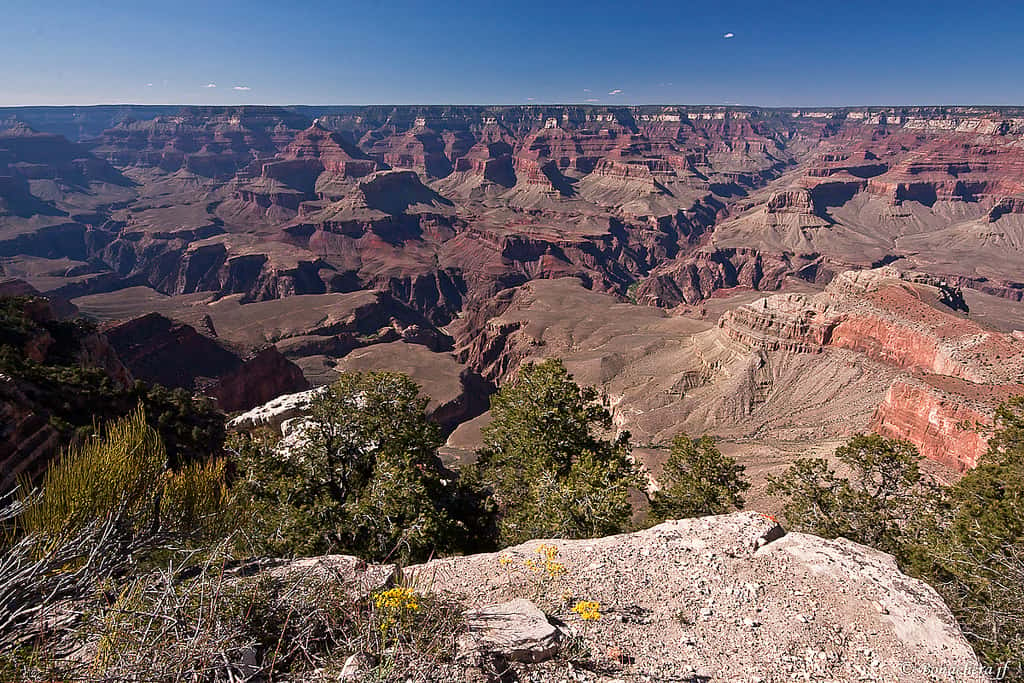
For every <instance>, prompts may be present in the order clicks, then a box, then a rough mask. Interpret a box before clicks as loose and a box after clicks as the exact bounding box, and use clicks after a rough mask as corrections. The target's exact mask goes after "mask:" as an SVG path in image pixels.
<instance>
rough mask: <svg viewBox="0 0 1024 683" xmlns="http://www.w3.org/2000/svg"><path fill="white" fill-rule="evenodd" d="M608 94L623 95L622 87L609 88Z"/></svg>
mask: <svg viewBox="0 0 1024 683" xmlns="http://www.w3.org/2000/svg"><path fill="white" fill-rule="evenodd" d="M608 94H609V95H621V94H622V88H616V89H615V90H609V91H608Z"/></svg>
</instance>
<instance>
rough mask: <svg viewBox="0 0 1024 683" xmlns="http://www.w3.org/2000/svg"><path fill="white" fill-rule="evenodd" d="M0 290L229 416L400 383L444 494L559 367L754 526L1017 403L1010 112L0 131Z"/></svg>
mask: <svg viewBox="0 0 1024 683" xmlns="http://www.w3.org/2000/svg"><path fill="white" fill-rule="evenodd" d="M0 281H2V284H0V292H7V293H15V292H25V291H37V292H41V293H43V294H45V295H47V296H49V297H51V298H52V299H53V300H55V301H59V302H67V303H69V304H70V305H68V306H67V307H66V308H67V310H70V311H73V310H77V311H78V312H80V313H81V314H84V315H87V316H90V317H93V318H96V319H97V320H99V321H101V323H102V325H101V330H102V331H103V332H104V333H105V335H106V338H107V339H108V340H109V341H110V344H111V345H112V347H113V349H114V350H115V351H116V352H117V353H118V355H119V356H120V357H121V359H122V361H123V362H124V364H125V366H126V368H127V371H128V372H129V373H131V375H132V376H133V377H135V378H140V379H146V380H151V381H159V382H161V383H165V384H168V385H170V386H181V387H183V388H187V389H189V390H193V391H198V392H203V393H208V394H210V395H213V396H215V397H216V398H217V399H218V401H219V402H220V404H221V406H222V407H223V408H224V409H225V410H227V411H242V410H247V409H251V408H254V407H256V406H258V405H260V404H262V403H264V402H266V401H267V400H269V399H272V398H274V397H276V396H278V395H280V394H287V393H292V392H296V391H302V390H306V389H308V388H309V387H312V386H317V385H322V384H325V383H328V382H330V381H331V379H332V378H333V377H335V376H336V375H337V373H338V372H343V371H347V370H371V369H381V370H397V371H402V372H406V373H408V374H410V375H411V376H412V377H413V378H414V379H415V380H416V381H417V382H419V383H420V384H421V385H422V386H423V389H424V391H425V393H427V394H429V395H430V396H431V398H432V402H431V405H430V410H431V412H432V414H433V415H434V417H435V419H436V420H437V421H438V422H440V423H441V424H442V425H443V426H444V427H445V428H446V429H447V430H448V431H449V432H450V436H449V440H448V446H447V448H446V450H445V456H446V458H448V460H449V462H451V463H456V464H457V463H459V462H464V461H466V460H467V459H470V458H472V457H473V451H474V449H475V447H476V446H478V445H479V440H480V427H481V425H482V424H484V423H486V421H487V419H488V418H487V412H486V411H487V406H488V396H489V394H490V393H492V392H493V391H494V389H495V388H496V387H497V386H500V384H501V383H502V382H505V381H507V380H508V379H509V378H510V377H511V376H513V375H514V373H515V372H516V369H517V368H518V367H519V366H520V365H521V364H522V363H523V362H525V361H528V360H531V359H539V358H544V357H551V356H556V357H559V358H562V359H563V360H564V361H565V363H566V365H567V367H568V368H569V369H570V371H571V372H573V373H574V375H575V376H576V378H577V380H578V381H580V382H581V383H584V384H591V385H594V386H597V387H599V388H600V389H601V390H602V391H603V392H604V394H605V396H606V400H607V402H608V404H609V406H610V408H611V410H612V413H613V416H614V419H615V424H616V428H618V429H625V430H629V431H630V432H631V434H632V435H633V442H634V444H635V445H636V446H637V448H636V449H635V454H636V456H637V458H638V459H639V460H640V461H641V462H642V463H644V464H645V465H646V466H648V468H649V469H650V471H651V473H652V476H653V479H654V480H656V479H657V476H658V472H659V466H660V462H661V460H662V459H663V456H664V453H665V446H666V444H667V443H668V441H669V440H670V439H671V438H672V436H674V435H675V434H677V433H679V432H680V431H683V430H685V431H686V432H687V433H689V434H691V435H699V434H704V433H707V434H711V435H714V436H716V437H717V438H719V439H720V442H721V445H722V448H723V450H724V451H726V452H727V453H729V454H732V455H735V456H736V457H737V458H738V459H739V460H740V461H741V462H743V463H744V464H745V465H746V466H747V467H748V472H749V473H750V474H751V478H752V479H753V480H754V484H755V485H754V488H753V489H752V491H751V495H750V499H751V500H750V501H749V502H750V504H751V506H753V507H757V508H759V509H769V510H770V509H772V503H770V502H768V501H767V500H766V498H765V497H764V493H763V488H764V486H763V483H764V477H765V476H766V475H767V474H770V473H772V472H777V471H779V470H780V469H781V468H782V467H784V466H785V465H786V464H787V463H788V462H791V461H792V459H793V458H794V457H797V456H798V455H806V454H827V453H829V452H830V451H831V449H832V448H833V447H834V446H835V444H836V443H837V442H839V441H841V440H842V439H844V438H845V437H846V436H848V435H851V434H854V433H857V432H861V431H871V430H873V431H878V432H879V433H882V434H884V435H888V436H897V437H902V438H906V439H909V440H910V441H912V442H913V443H914V444H915V445H916V446H917V447H918V448H919V450H920V451H921V453H922V455H923V456H925V458H927V462H928V463H929V467H931V468H933V469H934V471H935V472H936V473H937V474H939V475H940V476H942V477H946V478H954V477H955V476H956V475H957V473H958V472H962V471H964V470H966V469H968V468H970V467H973V466H974V465H975V464H976V462H977V459H978V457H979V456H980V454H981V453H983V452H984V450H985V446H986V441H985V439H986V437H985V432H984V425H985V424H986V423H987V422H989V421H990V420H991V416H992V413H993V410H994V408H995V406H996V405H997V404H998V403H999V402H1000V401H1001V400H1004V399H1005V398H1007V397H1009V396H1011V395H1014V394H1020V393H1024V332H1022V330H1024V322H1022V321H1024V108H1007V107H1002V108H992V107H966V106H964V107H857V108H842V109H758V108H742V107H716V106H700V107H696V106H695V107H685V106H643V107H640V106H637V107H602V106H577V105H566V106H479V107H471V106H401V107H391V106H366V107H340V106H339V107H147V106H100V107H59V108H50V107H24V108H6V109H0ZM16 408H17V407H16V406H15V407H10V406H8V408H7V409H8V410H9V411H14V412H16ZM38 445H39V440H38V438H35V437H33V436H32V435H31V430H29V433H28V434H27V435H25V436H23V438H22V440H21V441H19V442H18V443H14V444H11V445H9V446H7V448H8V449H9V450H10V452H9V453H0V455H3V456H4V458H5V462H11V461H12V460H8V459H7V458H13V459H14V460H17V459H18V458H21V459H24V458H31V457H44V455H45V449H43V450H40V449H39V448H38ZM19 449H20V450H19Z"/></svg>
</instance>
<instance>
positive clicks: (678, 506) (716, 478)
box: [651, 434, 750, 521]
mask: <svg viewBox="0 0 1024 683" xmlns="http://www.w3.org/2000/svg"><path fill="white" fill-rule="evenodd" d="M745 469H746V468H744V467H743V466H742V465H738V464H736V461H735V460H733V459H732V458H728V457H726V456H724V455H722V452H721V451H719V450H718V449H717V448H716V447H715V443H714V442H713V441H712V440H711V439H710V437H707V436H703V437H701V438H700V439H699V440H698V441H694V440H693V439H691V438H690V437H688V436H687V435H686V434H680V435H679V436H677V437H676V438H675V439H674V440H673V441H672V452H671V454H670V455H669V457H668V460H667V461H666V462H665V467H664V470H663V472H662V475H661V482H660V483H661V489H660V490H658V491H657V492H655V494H654V495H653V496H652V497H651V516H652V517H653V518H654V519H655V520H657V521H664V520H666V519H682V518H685V517H700V516H703V515H718V514H722V513H725V512H731V511H732V510H738V509H739V508H741V507H743V496H742V494H743V492H744V491H746V490H747V489H749V488H750V482H748V481H747V480H746V479H744V478H743V472H744V470H745Z"/></svg>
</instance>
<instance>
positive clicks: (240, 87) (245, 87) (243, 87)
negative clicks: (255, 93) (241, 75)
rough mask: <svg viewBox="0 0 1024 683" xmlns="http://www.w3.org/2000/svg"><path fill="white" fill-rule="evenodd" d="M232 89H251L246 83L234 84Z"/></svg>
mask: <svg viewBox="0 0 1024 683" xmlns="http://www.w3.org/2000/svg"><path fill="white" fill-rule="evenodd" d="M234 89H235V90H252V88H250V87H249V86H247V85H236V86H235V87H234Z"/></svg>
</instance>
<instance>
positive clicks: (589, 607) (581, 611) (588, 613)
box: [572, 600, 601, 621]
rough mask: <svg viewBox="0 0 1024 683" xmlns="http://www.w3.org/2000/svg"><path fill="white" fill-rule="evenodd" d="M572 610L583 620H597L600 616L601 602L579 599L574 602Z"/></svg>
mask: <svg viewBox="0 0 1024 683" xmlns="http://www.w3.org/2000/svg"><path fill="white" fill-rule="evenodd" d="M572 611H573V612H575V613H576V614H578V615H580V619H582V620H583V621H597V620H598V619H600V618H601V603H599V602H591V601H589V600H581V601H580V602H577V603H576V606H575V607H573V608H572Z"/></svg>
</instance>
